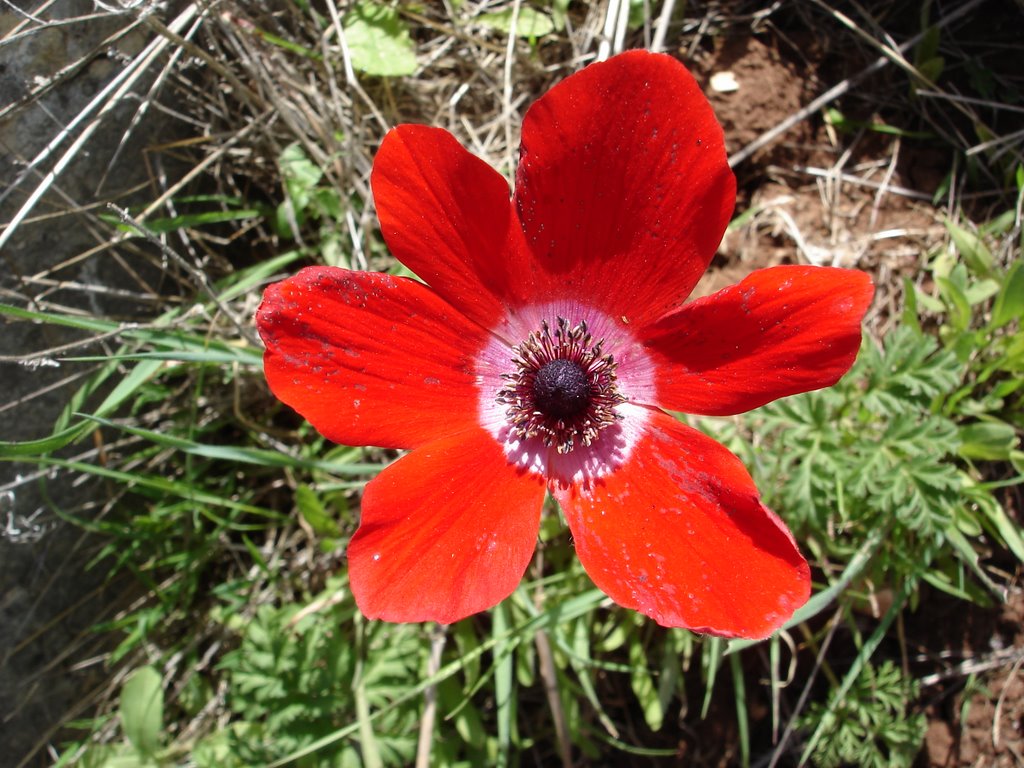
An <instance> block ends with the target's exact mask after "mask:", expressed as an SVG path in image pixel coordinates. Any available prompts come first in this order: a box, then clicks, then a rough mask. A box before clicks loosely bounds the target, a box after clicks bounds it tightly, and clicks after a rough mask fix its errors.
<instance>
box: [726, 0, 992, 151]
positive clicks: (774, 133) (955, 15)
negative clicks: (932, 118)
mask: <svg viewBox="0 0 1024 768" xmlns="http://www.w3.org/2000/svg"><path fill="white" fill-rule="evenodd" d="M981 3H982V0H969V2H966V3H964V4H963V5H961V6H960V7H959V8H957V9H956V10H954V11H951V12H950V13H948V14H946V15H945V16H943V17H942V18H941V19H939V20H938V21H937V22H936V23H935V24H934V25H933V27H934V28H935V29H942V28H943V27H945V26H947V25H949V24H952V23H953V22H954V21H956V20H957V19H959V18H960V17H961V16H964V15H966V14H967V13H969V12H971V11H973V10H974V9H975V8H976V7H977V6H979V5H981ZM929 31H930V30H925V31H924V32H921V33H919V34H917V35H914V36H913V37H912V38H910V39H909V40H907V42H905V43H903V44H902V45H900V46H899V48H897V49H896V50H897V51H898V52H899V53H900V55H901V57H902V54H903V53H905V52H906V51H908V50H910V49H911V48H913V47H914V46H915V45H917V44H918V43H919V42H920V41H921V40H922V39H923V38H924V36H925V35H926V34H928V32H929ZM892 61H893V59H892V57H890V56H880V57H878V58H877V59H876V60H875V61H874V62H872V63H871V64H869V65H868V66H867V67H865V68H864V69H862V70H861V71H860V72H858V73H857V74H856V75H854V76H853V77H848V78H847V79H846V80H843V81H842V82H841V83H837V84H836V85H834V86H832V87H831V88H829V89H828V90H827V91H825V92H824V93H823V94H821V96H819V97H818V98H816V99H814V100H813V101H812V102H811V103H810V104H808V105H807V106H806V107H804V108H803V109H801V110H799V111H797V112H794V113H793V114H792V115H790V116H789V117H787V118H786V119H785V120H783V121H782V122H781V123H779V124H778V125H776V126H775V127H774V128H771V129H769V130H767V131H765V132H764V133H762V134H761V135H760V136H758V137H757V138H756V139H754V140H753V141H752V142H750V143H749V144H747V146H745V147H743V149H741V150H739V151H738V152H734V153H733V154H732V155H730V157H729V166H730V167H732V168H735V167H736V166H737V165H739V164H740V163H742V162H743V161H744V160H748V159H750V157H751V155H753V154H754V153H755V152H757V151H758V150H759V149H761V148H762V147H765V146H767V145H768V144H770V143H772V142H773V141H775V139H777V138H778V137H779V136H781V135H782V134H783V133H785V132H786V131H788V130H789V129H790V128H792V127H793V126H794V125H796V124H797V123H799V122H801V121H802V120H805V119H806V118H808V117H809V116H810V115H813V114H814V113H815V112H817V111H818V110H819V109H821V108H822V107H824V106H825V105H826V104H828V103H829V102H831V101H834V100H835V99H838V98H839V97H840V96H842V95H843V94H844V93H847V92H848V91H849V90H850V89H851V88H852V87H853V86H854V85H856V84H857V83H859V82H860V81H861V80H863V79H864V78H866V77H868V75H871V74H873V73H874V72H877V71H878V70H880V69H882V68H883V67H885V66H886V65H887V64H890V63H891V62H892Z"/></svg>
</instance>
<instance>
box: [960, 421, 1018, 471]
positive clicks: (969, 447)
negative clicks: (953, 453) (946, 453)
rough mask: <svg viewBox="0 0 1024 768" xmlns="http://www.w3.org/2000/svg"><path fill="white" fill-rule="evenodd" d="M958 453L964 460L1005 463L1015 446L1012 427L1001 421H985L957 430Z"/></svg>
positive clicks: (1015, 441)
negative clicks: (958, 439)
mask: <svg viewBox="0 0 1024 768" xmlns="http://www.w3.org/2000/svg"><path fill="white" fill-rule="evenodd" d="M959 437H960V448H959V453H960V455H961V456H963V457H964V458H965V459H977V460H981V461H1005V460H1007V459H1008V458H1009V457H1010V451H1011V450H1012V449H1013V448H1015V447H1016V445H1017V435H1016V432H1015V431H1014V429H1013V427H1011V426H1010V425H1009V424H1006V423H1005V422H1002V421H994V420H991V421H990V420H986V421H978V422H975V423H973V424H965V425H963V426H961V427H960V428H959Z"/></svg>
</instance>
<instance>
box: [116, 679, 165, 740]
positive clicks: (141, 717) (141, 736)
mask: <svg viewBox="0 0 1024 768" xmlns="http://www.w3.org/2000/svg"><path fill="white" fill-rule="evenodd" d="M120 708H121V727H122V728H123V729H124V735H125V736H127V737H128V741H130V742H131V743H132V746H133V747H135V749H136V750H138V751H139V752H140V753H141V754H142V755H145V756H150V755H153V754H154V753H155V752H156V750H157V749H159V748H160V735H161V731H162V730H163V721H164V691H163V686H162V684H161V681H160V673H159V672H157V671H156V670H155V669H153V668H152V667H142V668H140V669H137V670H136V671H135V672H133V673H132V675H131V677H129V678H128V680H127V681H126V682H125V684H124V687H123V688H122V689H121V707H120Z"/></svg>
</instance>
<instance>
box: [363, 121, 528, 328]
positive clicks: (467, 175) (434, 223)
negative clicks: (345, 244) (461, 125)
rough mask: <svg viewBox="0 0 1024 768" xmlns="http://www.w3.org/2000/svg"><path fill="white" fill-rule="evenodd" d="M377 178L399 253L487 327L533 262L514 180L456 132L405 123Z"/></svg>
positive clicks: (386, 146)
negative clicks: (515, 204)
mask: <svg viewBox="0 0 1024 768" xmlns="http://www.w3.org/2000/svg"><path fill="white" fill-rule="evenodd" d="M371 183H372V186H373V198H374V201H375V203H376V206H377V216H378V217H379V218H380V225H381V231H382V232H383V234H384V240H385V241H386V242H387V244H388V247H389V248H390V249H391V253H392V254H394V256H395V257H396V258H397V259H398V260H399V261H401V262H402V263H403V264H405V265H406V266H407V267H409V269H411V270H412V271H413V272H415V273H416V274H417V275H419V276H420V277H421V278H423V280H425V281H426V282H427V283H428V284H429V285H430V286H431V287H432V288H433V289H434V290H435V291H437V293H438V294H439V295H440V296H441V297H443V298H444V299H446V300H447V301H448V302H450V303H451V304H452V305H453V306H455V307H457V308H459V309H460V310H462V311H463V312H464V313H465V314H466V315H467V316H468V317H470V318H472V319H473V320H476V321H477V322H478V323H480V324H481V325H483V326H485V327H491V326H493V325H494V323H495V322H496V321H497V320H498V319H499V318H500V317H501V316H502V315H503V314H504V308H503V306H502V302H503V301H508V302H510V303H517V302H518V301H520V300H521V299H522V298H523V295H522V290H521V289H518V288H516V287H515V286H522V285H523V284H524V283H523V281H524V280H527V279H528V278H529V269H530V267H529V262H528V258H527V251H526V249H525V246H524V245H523V235H522V231H521V229H520V227H519V222H518V220H517V219H516V215H515V212H514V210H513V208H512V204H511V201H510V199H509V189H508V182H507V181H505V179H504V178H503V177H502V176H501V175H500V174H499V173H498V172H497V171H495V170H494V169H492V168H491V167H490V166H489V165H487V163H485V162H484V161H483V160H481V159H480V158H478V157H475V156H474V155H471V154H470V153H469V152H467V151H466V150H465V149H464V148H463V147H462V146H461V145H460V144H459V143H458V141H456V139H455V138H454V137H453V136H452V135H451V134H450V133H448V132H447V131H444V130H441V129H440V128H429V127H427V126H422V125H400V126H398V127H397V128H395V129H394V130H392V131H391V132H390V133H388V135H387V136H385V137H384V142H383V143H382V144H381V147H380V149H379V150H378V152H377V156H376V157H375V158H374V161H373V175H372V177H371ZM517 290H518V291H519V294H518V295H517V294H516V291H517Z"/></svg>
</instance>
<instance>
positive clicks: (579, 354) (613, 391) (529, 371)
mask: <svg viewBox="0 0 1024 768" xmlns="http://www.w3.org/2000/svg"><path fill="white" fill-rule="evenodd" d="M602 345H603V341H597V342H595V341H594V338H593V337H592V336H591V335H590V333H589V331H588V330H587V324H586V322H584V321H580V322H579V323H577V324H576V325H574V326H570V325H569V321H568V320H566V319H565V318H562V317H559V318H558V321H557V326H556V327H555V328H554V329H552V328H551V326H550V325H548V323H547V322H542V323H541V329H540V330H539V331H534V332H533V333H531V334H530V335H529V336H528V337H527V339H526V340H525V341H524V342H523V343H522V344H520V345H519V346H517V347H515V348H513V350H512V352H513V357H512V362H513V363H514V364H515V369H514V370H513V371H512V372H511V373H506V374H504V376H503V378H504V379H505V381H506V385H505V386H504V387H503V388H502V389H501V390H499V391H498V394H497V397H496V400H497V402H498V403H501V404H503V405H507V406H508V408H507V410H506V411H505V416H506V417H507V418H508V421H509V425H510V426H511V428H512V432H513V433H514V434H516V435H517V436H518V437H521V438H533V437H539V438H541V440H542V441H543V443H544V445H547V446H554V447H555V449H556V450H557V451H558V452H559V453H569V452H570V451H572V450H573V449H574V448H577V447H579V446H580V445H584V446H588V445H590V444H591V443H592V442H593V441H594V438H595V437H597V435H598V434H599V433H600V432H601V430H602V429H604V428H605V427H607V426H609V425H611V424H613V423H615V420H616V419H617V418H619V416H618V415H617V414H616V413H615V406H616V405H618V404H619V403H623V402H625V401H626V398H624V397H623V396H622V395H620V394H619V391H618V386H617V385H616V380H615V368H616V367H617V366H616V363H615V359H614V358H613V357H612V356H611V355H603V354H602Z"/></svg>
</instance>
